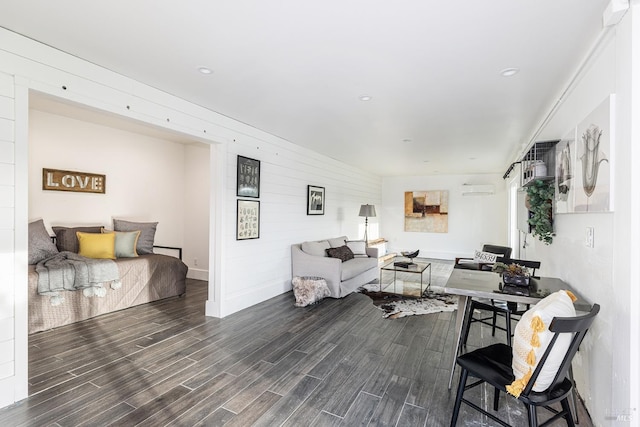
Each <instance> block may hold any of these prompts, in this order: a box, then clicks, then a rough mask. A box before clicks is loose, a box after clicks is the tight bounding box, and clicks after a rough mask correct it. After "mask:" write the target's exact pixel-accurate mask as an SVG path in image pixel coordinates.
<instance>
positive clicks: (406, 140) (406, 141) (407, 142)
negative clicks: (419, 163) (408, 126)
mask: <svg viewBox="0 0 640 427" xmlns="http://www.w3.org/2000/svg"><path fill="white" fill-rule="evenodd" d="M402 142H404V143H405V144H411V143H412V142H413V141H412V140H410V139H409V138H405V139H403V140H402Z"/></svg>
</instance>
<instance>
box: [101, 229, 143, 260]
mask: <svg viewBox="0 0 640 427" xmlns="http://www.w3.org/2000/svg"><path fill="white" fill-rule="evenodd" d="M102 232H103V233H105V234H108V233H115V235H116V241H115V244H114V247H115V254H116V258H135V257H137V256H138V252H136V245H137V244H138V238H139V237H140V230H137V231H113V230H107V229H106V228H103V229H102Z"/></svg>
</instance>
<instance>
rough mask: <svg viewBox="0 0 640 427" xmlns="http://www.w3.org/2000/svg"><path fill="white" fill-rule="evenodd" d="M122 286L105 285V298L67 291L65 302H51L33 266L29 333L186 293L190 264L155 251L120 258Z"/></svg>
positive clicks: (63, 293) (64, 292) (30, 277)
mask: <svg viewBox="0 0 640 427" xmlns="http://www.w3.org/2000/svg"><path fill="white" fill-rule="evenodd" d="M114 261H115V262H116V264H117V266H118V271H119V273H120V280H121V282H122V286H121V287H120V288H119V289H111V287H110V286H109V285H107V286H105V288H106V289H107V293H106V295H105V296H104V297H95V296H94V297H86V296H84V295H83V293H82V291H63V292H61V293H60V295H61V296H62V297H64V302H63V303H62V304H60V305H56V306H54V305H51V298H50V297H48V296H42V295H39V294H38V273H36V271H35V266H33V265H30V266H29V333H30V334H31V333H34V332H39V331H44V330H47V329H51V328H56V327H59V326H63V325H68V324H70V323H74V322H78V321H81V320H86V319H89V318H92V317H95V316H99V315H101V314H106V313H111V312H113V311H117V310H122V309H125V308H128V307H133V306H136V305H139V304H145V303H148V302H151V301H157V300H160V299H164V298H169V297H174V296H177V295H182V294H184V293H185V289H186V283H185V282H186V277H187V270H188V268H187V266H186V265H185V264H184V263H183V262H182V261H181V260H179V259H178V258H174V257H171V256H168V255H160V254H151V255H141V256H139V257H136V258H118V259H116V260H114Z"/></svg>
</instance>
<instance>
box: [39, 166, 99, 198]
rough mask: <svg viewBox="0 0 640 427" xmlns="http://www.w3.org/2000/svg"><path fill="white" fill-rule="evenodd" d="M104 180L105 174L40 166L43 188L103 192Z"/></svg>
mask: <svg viewBox="0 0 640 427" xmlns="http://www.w3.org/2000/svg"><path fill="white" fill-rule="evenodd" d="M106 181H107V177H106V175H99V174H95V173H87V172H73V171H64V170H59V169H46V168H42V189H43V190H54V191H73V192H76V193H100V194H104V193H105V187H106V183H107V182H106Z"/></svg>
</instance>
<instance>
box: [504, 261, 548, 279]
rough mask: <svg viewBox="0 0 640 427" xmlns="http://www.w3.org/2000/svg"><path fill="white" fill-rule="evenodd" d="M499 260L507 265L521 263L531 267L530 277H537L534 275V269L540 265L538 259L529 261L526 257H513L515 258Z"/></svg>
mask: <svg viewBox="0 0 640 427" xmlns="http://www.w3.org/2000/svg"><path fill="white" fill-rule="evenodd" d="M500 262H503V263H505V264H507V265H509V264H518V265H521V266H523V267H527V268H529V269H531V276H532V277H537V276H536V270H537V269H538V268H540V265H541V262H540V261H529V260H526V259H515V258H503V260H502V261H500Z"/></svg>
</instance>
